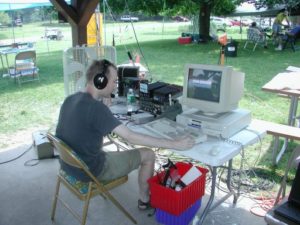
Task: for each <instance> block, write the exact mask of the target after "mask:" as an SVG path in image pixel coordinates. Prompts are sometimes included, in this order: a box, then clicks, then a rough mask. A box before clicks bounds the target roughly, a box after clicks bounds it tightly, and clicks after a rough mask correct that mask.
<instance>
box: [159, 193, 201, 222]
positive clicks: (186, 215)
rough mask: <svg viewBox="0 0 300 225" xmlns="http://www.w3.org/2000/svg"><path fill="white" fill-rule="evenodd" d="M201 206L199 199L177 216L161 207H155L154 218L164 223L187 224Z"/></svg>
mask: <svg viewBox="0 0 300 225" xmlns="http://www.w3.org/2000/svg"><path fill="white" fill-rule="evenodd" d="M200 207H201V199H200V200H198V201H196V202H195V203H194V204H193V205H192V206H191V207H190V208H188V209H186V210H185V211H184V212H183V213H181V214H180V215H178V216H175V215H172V214H170V213H168V212H165V211H163V210H161V209H156V212H155V219H156V221H157V222H158V223H161V224H165V225H188V224H189V223H190V222H191V221H192V220H193V218H194V216H195V215H196V213H197V212H198V210H199V209H200Z"/></svg>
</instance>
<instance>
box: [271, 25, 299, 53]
mask: <svg viewBox="0 0 300 225" xmlns="http://www.w3.org/2000/svg"><path fill="white" fill-rule="evenodd" d="M299 36H300V25H297V26H295V27H294V28H293V29H291V30H289V31H287V32H286V33H285V34H284V35H282V36H281V38H280V39H279V45H278V49H276V50H283V47H284V46H283V42H284V41H288V40H290V41H293V42H294V41H295V40H296V38H298V37H299ZM285 45H286V44H285Z"/></svg>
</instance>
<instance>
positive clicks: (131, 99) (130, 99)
mask: <svg viewBox="0 0 300 225" xmlns="http://www.w3.org/2000/svg"><path fill="white" fill-rule="evenodd" d="M134 110H135V96H134V93H133V90H132V88H129V89H128V92H127V112H128V113H131V112H133V111H134Z"/></svg>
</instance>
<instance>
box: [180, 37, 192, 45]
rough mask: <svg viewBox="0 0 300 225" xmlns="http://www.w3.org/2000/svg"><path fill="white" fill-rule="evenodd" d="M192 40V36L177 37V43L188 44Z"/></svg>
mask: <svg viewBox="0 0 300 225" xmlns="http://www.w3.org/2000/svg"><path fill="white" fill-rule="evenodd" d="M191 42H192V37H179V38H178V43H179V44H182V45H183V44H189V43H191Z"/></svg>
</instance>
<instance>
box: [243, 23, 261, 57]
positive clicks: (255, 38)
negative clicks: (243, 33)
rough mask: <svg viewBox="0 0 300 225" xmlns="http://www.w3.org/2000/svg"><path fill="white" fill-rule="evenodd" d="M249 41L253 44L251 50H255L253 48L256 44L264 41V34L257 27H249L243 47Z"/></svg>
mask: <svg viewBox="0 0 300 225" xmlns="http://www.w3.org/2000/svg"><path fill="white" fill-rule="evenodd" d="M249 42H251V43H253V44H254V47H253V51H255V48H256V46H257V45H258V44H265V43H266V35H265V34H264V33H262V32H260V31H259V30H258V29H256V28H251V27H250V28H249V29H248V30H247V41H246V43H245V45H244V49H245V48H246V47H247V45H248V43H249Z"/></svg>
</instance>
